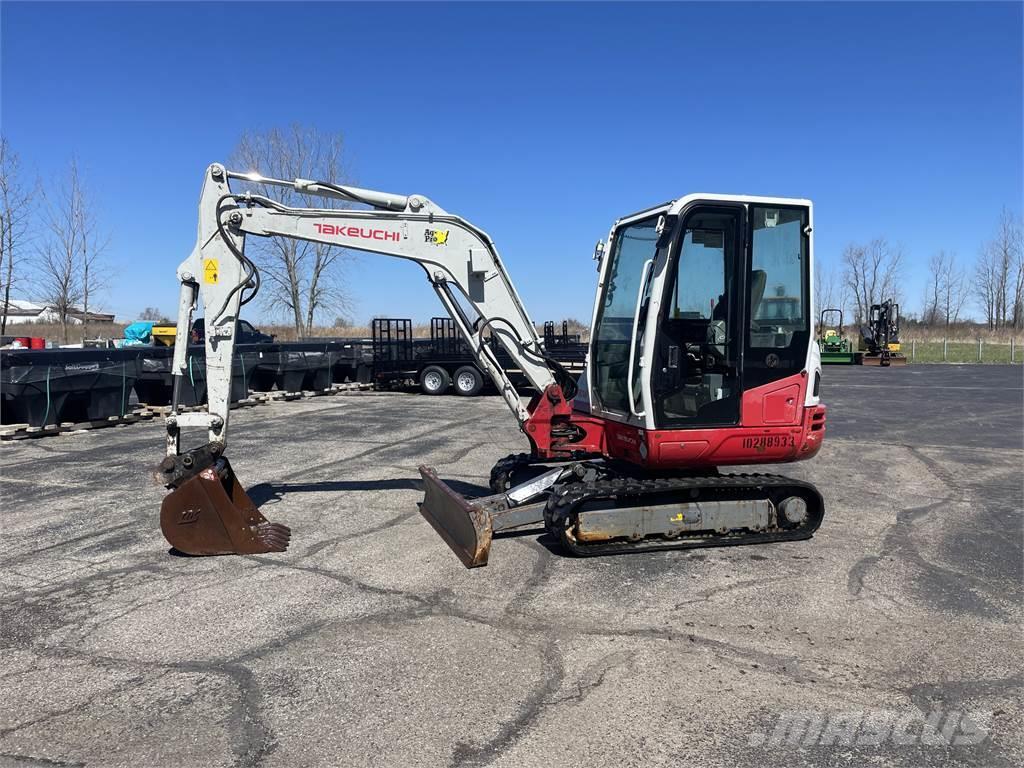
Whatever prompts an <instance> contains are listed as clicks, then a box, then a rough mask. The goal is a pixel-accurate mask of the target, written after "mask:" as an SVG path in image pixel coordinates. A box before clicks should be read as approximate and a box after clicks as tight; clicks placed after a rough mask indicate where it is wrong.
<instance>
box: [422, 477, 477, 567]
mask: <svg viewBox="0 0 1024 768" xmlns="http://www.w3.org/2000/svg"><path fill="white" fill-rule="evenodd" d="M420 475H421V476H422V477H423V488H424V491H425V495H424V497H423V503H422V504H420V514H421V515H423V517H425V518H426V520H427V522H428V523H430V524H431V525H432V526H433V527H434V530H435V531H437V532H438V534H439V535H440V536H441V538H442V539H444V540H445V543H447V544H448V546H449V547H451V548H452V551H453V552H454V553H455V554H456V555H458V556H459V559H460V560H461V561H462V564H463V565H465V566H466V567H467V568H476V567H478V566H481V565H487V557H488V555H490V552H491V536H492V535H493V528H492V522H491V515H490V514H489V513H488V512H487V511H486V510H484V509H482V508H481V507H480V506H478V505H476V504H474V503H473V502H472V501H469V500H467V499H466V498H465V497H463V496H462V495H461V494H459V493H456V492H455V491H453V490H452V489H451V488H449V487H448V485H447V484H446V483H445V482H444V481H443V480H441V479H440V478H439V477H438V476H437V473H436V472H435V471H434V470H433V469H432V468H430V467H423V466H421V467H420Z"/></svg>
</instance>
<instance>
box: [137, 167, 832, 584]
mask: <svg viewBox="0 0 1024 768" xmlns="http://www.w3.org/2000/svg"><path fill="white" fill-rule="evenodd" d="M231 180H236V181H245V182H249V183H256V184H259V185H261V186H262V188H263V189H264V190H266V189H272V188H274V187H288V188H292V189H295V190H297V191H300V192H302V193H304V194H306V195H309V196H313V197H315V196H320V197H325V198H335V199H341V200H345V201H346V202H348V203H353V204H359V205H362V206H365V207H364V208H360V209H354V208H329V207H323V208H294V207H289V206H285V205H283V204H281V203H280V202H278V201H276V200H274V199H272V198H271V197H269V196H267V195H265V194H257V193H255V192H251V191H249V192H244V193H236V192H233V191H231V188H230V182H231ZM769 230H771V231H769ZM811 232H812V223H811V206H810V203H809V202H808V201H802V200H784V199H775V198H750V197H724V196H714V195H700V196H690V197H687V198H683V199H681V200H677V201H671V202H669V203H666V204H664V205H662V206H658V207H656V208H653V209H649V210H647V211H643V212H641V213H638V214H635V215H633V216H630V217H626V218H624V219H620V220H619V221H617V222H616V224H615V226H614V227H613V228H612V231H611V234H610V236H609V243H608V247H607V248H602V249H601V251H600V252H601V254H602V255H601V263H600V274H601V278H600V282H599V285H598V295H597V301H596V304H595V310H594V324H593V333H592V339H591V343H590V353H589V355H588V367H587V373H586V374H585V376H584V377H582V378H581V380H580V382H579V383H577V381H575V380H574V379H573V378H572V377H571V376H570V375H569V374H568V372H567V371H565V369H564V368H563V367H562V366H561V365H559V364H558V362H557V361H555V360H554V359H552V358H551V357H550V355H549V354H548V353H547V351H546V350H545V348H544V345H543V342H542V341H541V339H540V337H539V336H538V334H537V331H536V328H535V326H534V324H533V322H532V321H531V319H530V318H529V316H528V314H527V312H526V310H525V308H524V306H523V304H522V302H521V300H520V298H519V296H518V294H517V292H516V290H515V288H514V286H513V284H512V282H511V279H510V278H509V275H508V273H507V272H506V270H505V268H504V265H503V264H502V262H501V259H500V258H499V256H498V253H497V250H496V249H495V247H494V244H493V242H492V241H491V239H490V238H489V237H488V236H487V235H486V233H484V232H483V231H482V230H480V229H478V228H476V227H475V226H473V225H472V224H470V223H469V222H467V221H465V220H464V219H461V218H460V217H457V216H453V215H451V214H449V213H447V212H446V211H444V210H443V209H441V208H440V207H439V206H437V205H436V204H435V203H433V202H432V201H430V200H429V199H427V198H425V197H423V196H420V195H411V196H404V195H395V194H391V193H384V192H376V191H373V190H365V189H358V188H354V187H343V186H338V185H335V184H330V183H327V182H317V181H310V180H306V179H295V180H292V181H286V180H282V179H271V178H266V177H262V176H259V175H257V174H243V173H237V172H232V171H228V170H227V169H225V168H224V167H223V166H220V165H212V166H210V168H209V169H208V170H207V175H206V179H205V182H204V186H203V191H202V195H201V198H200V216H199V232H198V238H197V243H196V247H195V249H194V250H193V252H192V254H191V255H190V256H189V258H188V259H186V260H185V261H184V262H183V263H182V264H181V265H180V266H179V268H178V277H179V282H180V285H181V290H180V302H179V312H178V315H179V316H178V331H177V333H178V338H177V340H176V347H175V356H174V374H175V394H174V399H173V405H172V409H171V413H170V415H169V416H168V418H167V435H168V440H167V455H166V457H165V459H164V461H163V462H162V463H161V465H160V467H159V469H158V471H157V476H158V477H159V479H160V481H161V482H163V483H164V484H165V485H167V486H168V487H169V488H171V489H172V491H171V493H170V494H168V496H167V497H166V498H165V500H164V503H163V508H162V512H161V526H162V529H163V532H164V535H165V537H166V538H167V539H168V541H169V542H170V543H171V544H172V545H173V546H174V547H176V548H177V549H179V550H182V551H184V552H189V553H191V554H221V553H230V552H237V553H254V552H267V551H282V550H283V549H285V548H286V547H287V544H288V540H289V537H290V531H289V530H288V528H287V527H285V526H283V525H281V524H279V523H270V522H268V521H266V520H265V519H264V518H263V517H262V515H260V513H259V511H258V510H257V509H256V507H255V505H254V504H253V503H252V501H251V500H250V499H249V497H248V496H247V495H246V494H245V492H244V490H242V487H241V485H240V484H239V483H238V482H237V479H236V478H235V476H234V473H233V471H232V470H231V466H230V464H229V463H228V462H227V460H226V459H225V458H224V448H225V445H226V436H227V427H228V418H229V413H230V411H229V395H230V377H231V364H232V354H233V347H234V337H235V327H236V323H237V320H238V313H239V310H240V308H241V307H242V306H244V305H245V304H246V303H248V302H249V301H251V300H252V298H253V297H254V296H255V294H256V292H257V291H258V289H259V272H258V270H257V269H256V266H255V264H253V262H252V261H251V260H250V259H249V258H248V257H247V256H246V255H245V238H246V236H257V237H285V238H292V239H297V240H304V241H309V242H316V243H324V244H328V245H333V246H338V247H344V248H352V249H355V250H361V251H367V252H372V253H378V254H382V255H388V256H394V257H397V258H404V259H409V260H411V261H415V262H416V263H417V264H419V265H420V266H421V267H422V268H423V269H424V272H425V273H426V276H427V279H428V281H429V282H430V284H431V286H432V287H433V288H434V290H435V292H436V293H437V295H438V298H439V299H440V301H441V303H442V305H443V306H444V307H445V309H446V310H447V311H448V313H449V314H450V315H451V317H452V319H453V321H454V324H455V327H456V328H457V329H458V331H459V333H460V334H461V335H462V336H463V338H464V340H465V341H466V343H467V344H468V346H469V348H470V349H471V350H472V351H473V353H474V356H475V358H476V362H477V365H478V366H479V367H480V369H481V370H483V371H484V373H485V374H487V376H489V377H490V379H491V380H492V381H493V383H494V384H495V386H496V387H497V389H498V391H499V392H500V394H501V395H502V398H503V399H504V401H505V403H506V404H507V405H508V407H509V408H510V410H511V411H512V413H513V415H514V416H515V417H516V419H517V421H518V423H519V424H520V427H521V429H522V431H523V433H524V434H525V435H526V437H527V438H528V440H529V443H530V449H531V450H530V453H529V454H521V455H518V456H510V457H509V458H507V459H504V460H502V461H501V462H499V463H498V464H497V465H496V466H495V468H494V470H493V471H492V478H491V480H492V490H493V492H494V493H493V495H492V496H488V497H485V498H482V499H474V500H468V499H465V498H464V497H462V496H461V495H459V494H457V493H455V492H454V491H453V490H452V489H451V488H450V487H448V486H447V485H446V484H445V483H444V482H443V481H442V480H441V479H440V478H438V477H437V475H436V473H434V471H433V470H432V469H430V468H428V467H421V468H420V472H421V475H422V477H423V481H424V487H425V498H424V502H423V504H422V505H421V512H422V513H423V515H424V517H425V518H426V519H427V520H428V522H430V524H431V525H432V526H433V527H434V528H435V529H436V530H437V531H438V533H439V534H440V535H441V536H442V538H443V539H444V540H445V541H446V542H447V543H448V544H449V545H450V546H451V548H452V549H453V550H454V551H455V552H456V554H458V555H459V557H460V558H461V559H462V560H463V562H464V563H465V564H466V565H467V566H470V567H472V566H476V565H483V564H485V563H486V562H487V558H488V553H489V549H490V544H491V539H492V537H493V534H494V533H496V532H500V531H508V530H515V529H523V528H529V527H537V526H540V525H543V526H546V528H547V529H548V531H549V533H551V534H552V535H554V536H555V537H556V538H557V539H558V540H559V541H560V542H561V543H562V544H563V546H564V547H565V548H566V549H567V550H568V551H571V552H574V553H577V554H605V553H612V552H623V551H633V550H638V549H652V548H680V547H689V546H712V545H719V544H736V543H755V542H765V541H777V540H781V539H794V538H806V537H808V536H810V535H811V534H812V533H813V531H814V529H815V528H816V527H817V525H818V524H819V523H820V520H821V517H822V513H823V505H822V503H821V498H820V496H819V495H818V494H817V492H816V491H815V490H814V489H813V487H812V486H808V485H807V484H804V483H797V482H796V481H788V480H786V479H785V478H779V477H776V476H767V475H750V476H720V475H718V472H717V467H719V466H722V465H728V464H761V463H775V462H785V461H794V460H799V459H804V458H809V457H810V456H813V455H814V453H816V452H817V450H818V448H819V447H820V445H821V440H822V438H823V436H824V424H825V422H824V407H823V406H821V405H819V403H818V396H817V388H818V381H819V377H820V362H819V361H818V360H817V357H816V353H817V346H816V345H815V344H809V339H810V325H809V320H808V318H809V317H810V316H811V314H810V313H811V311H812V309H813V307H812V301H811V295H810V286H811V284H812V281H811V279H810V268H811V262H812V250H811ZM768 281H772V287H773V290H775V291H776V294H777V297H773V299H766V298H765V295H764V294H765V289H766V285H767V284H768ZM199 298H201V299H202V302H203V310H204V314H205V317H206V339H205V344H206V366H207V381H208V389H209V404H208V408H207V410H206V412H204V413H187V414H186V413H179V412H178V411H179V409H178V395H177V393H178V389H179V383H180V377H181V376H182V375H183V374H184V373H185V371H186V365H185V363H186V338H185V333H186V331H187V328H188V327H189V325H190V320H191V314H192V311H193V310H194V308H195V306H196V304H197V301H198V299H199ZM485 334H490V335H491V336H493V337H494V338H495V339H497V341H498V342H499V343H500V344H501V345H502V347H503V348H504V349H505V350H506V351H507V352H508V354H509V355H510V357H511V359H512V361H513V365H514V366H515V369H517V370H518V371H519V372H520V373H521V374H522V376H523V377H524V378H525V380H526V381H527V382H528V383H529V385H530V388H531V389H532V390H533V392H534V394H533V395H532V397H530V398H524V397H523V396H522V395H521V394H520V392H519V391H518V390H517V388H516V386H515V385H514V383H513V380H512V379H511V378H510V376H509V372H508V371H506V370H505V369H504V368H503V367H502V365H501V364H500V362H499V360H498V358H497V356H496V355H495V354H494V351H493V348H492V347H491V346H490V345H489V344H488V343H486V338H485ZM580 385H582V391H581V392H579V394H577V389H578V387H579V386H580ZM193 426H195V427H204V428H206V429H207V442H206V443H205V444H204V445H202V446H200V447H198V448H195V449H191V450H188V451H185V452H182V451H181V448H180V442H181V439H180V430H181V429H182V428H183V427H193Z"/></svg>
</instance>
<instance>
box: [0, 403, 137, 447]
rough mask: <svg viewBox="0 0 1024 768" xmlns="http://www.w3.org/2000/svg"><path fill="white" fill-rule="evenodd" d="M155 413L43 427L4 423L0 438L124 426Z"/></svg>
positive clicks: (19, 438)
mask: <svg viewBox="0 0 1024 768" xmlns="http://www.w3.org/2000/svg"><path fill="white" fill-rule="evenodd" d="M154 416H156V414H155V413H152V412H150V411H145V410H135V411H132V412H131V413H126V414H125V415H124V416H110V417H108V418H106V419H93V420H91V421H76V422H70V421H65V422H62V423H60V424H47V425H46V426H45V427H30V426H29V425H28V424H4V425H3V426H0V440H24V439H26V438H35V437H49V436H50V435H67V434H73V433H77V432H85V431H86V430H90V429H103V428H105V427H126V426H128V425H129V424H135V423H136V422H139V421H149V420H150V419H152V418H153V417H154Z"/></svg>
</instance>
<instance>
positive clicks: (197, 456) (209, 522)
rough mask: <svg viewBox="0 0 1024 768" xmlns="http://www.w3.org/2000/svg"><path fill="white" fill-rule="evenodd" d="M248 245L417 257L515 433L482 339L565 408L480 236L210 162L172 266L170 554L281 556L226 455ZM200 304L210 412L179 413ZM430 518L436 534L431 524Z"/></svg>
mask: <svg viewBox="0 0 1024 768" xmlns="http://www.w3.org/2000/svg"><path fill="white" fill-rule="evenodd" d="M232 180H236V181H240V182H249V183H253V184H259V185H261V188H266V187H282V188H290V189H294V190H296V191H298V192H301V193H302V194H304V195H310V196H320V197H324V198H338V199H342V200H345V201H346V202H348V203H350V204H357V205H362V206H365V207H364V208H360V209H355V208H294V207H288V206H286V205H283V204H281V203H280V202H278V201H276V200H273V199H271V198H269V197H266V196H265V195H262V194H255V193H253V192H234V191H232V189H231V186H230V183H231V181H232ZM247 237H286V238H294V239H296V240H303V241H308V242H314V243H324V244H327V245H332V246H338V247H342V248H351V249H353V250H359V251H366V252H371V253H377V254H382V255H386V256H394V257H397V258H402V259H408V260H410V261H415V262H416V263H417V264H419V265H420V266H421V267H422V268H423V270H424V272H425V273H426V276H427V279H428V281H429V282H430V284H431V286H432V287H433V289H434V291H435V292H436V293H437V295H438V298H440V300H441V303H442V304H443V305H444V307H445V309H446V310H447V311H448V313H449V314H450V315H451V317H452V319H453V320H454V323H455V326H456V327H457V328H458V330H459V332H460V333H461V335H462V337H463V338H464V340H465V341H466V343H467V345H468V346H469V348H470V349H471V350H472V352H473V355H474V357H475V359H476V362H477V365H478V366H479V367H480V368H481V370H483V371H484V372H485V373H486V374H487V375H488V376H490V378H491V380H492V381H493V382H494V384H495V386H496V387H497V388H498V391H499V392H500V393H501V395H502V397H503V398H504V400H505V402H506V404H507V405H508V407H509V408H510V410H511V411H512V413H513V414H514V415H515V417H516V419H517V420H518V422H519V424H520V426H521V427H522V426H524V425H525V424H527V422H528V421H529V419H530V418H531V415H532V413H531V409H530V408H529V405H528V401H525V400H524V398H523V397H522V396H521V395H520V393H519V392H518V391H517V390H516V388H515V386H514V384H513V383H512V381H511V379H510V378H509V375H508V372H507V371H506V370H505V369H504V367H503V366H502V365H501V363H500V362H499V360H498V357H497V355H496V354H495V353H494V350H493V348H492V347H491V346H490V345H489V344H487V343H485V333H489V334H491V335H492V336H493V337H494V338H496V339H497V341H498V342H499V343H500V344H501V346H502V347H503V348H504V349H505V350H506V351H507V352H508V354H509V355H510V357H511V359H512V361H513V364H514V365H515V367H516V368H518V369H519V370H520V371H521V372H522V374H523V375H524V376H525V378H526V379H527V380H528V381H529V383H530V385H531V386H532V387H533V388H535V389H536V390H537V391H538V392H545V393H549V398H548V399H549V403H547V404H545V406H546V408H547V410H550V408H551V406H550V403H555V404H556V405H557V406H560V408H561V409H562V410H563V411H564V410H566V409H567V408H568V404H567V401H568V400H571V398H572V390H573V389H574V382H573V380H572V378H571V377H570V376H569V375H568V374H567V373H566V372H565V371H564V369H562V368H561V366H559V365H558V363H557V362H555V361H553V360H551V359H550V358H548V357H547V355H546V352H545V350H544V347H543V343H542V342H541V340H540V338H539V337H538V335H537V331H536V328H535V326H534V324H533V322H532V321H531V320H530V317H529V316H528V315H527V312H526V309H525V308H524V306H523V303H522V301H521V300H520V298H519V295H518V294H517V292H516V290H515V288H514V286H513V285H512V282H511V280H510V278H509V276H508V273H507V272H506V270H505V267H504V265H503V264H502V262H501V259H500V258H499V256H498V252H497V250H496V249H495V247H494V243H493V242H492V241H491V239H490V237H488V235H487V234H486V233H485V232H483V231H482V230H480V229H478V228H477V227H475V226H473V225H472V224H470V223H469V222H467V221H466V220H464V219H462V218H460V217H458V216H454V215H452V214H449V213H448V212H446V211H445V210H444V209H442V208H441V207H440V206H438V205H437V204H436V203H434V202H432V201H431V200H429V199H427V198H425V197H423V196H421V195H409V196H406V195H396V194H391V193H386V192H377V191H373V190H366V189H359V188H356V187H344V186H338V185H335V184H330V183H327V182H317V181H311V180H308V179H294V180H291V181H288V180H283V179H273V178H267V177H264V176H260V175H259V174H255V173H238V172H234V171H230V170H227V169H226V168H225V167H224V166H222V165H219V164H214V165H211V166H210V167H209V168H208V169H207V172H206V177H205V180H204V184H203V190H202V194H201V196H200V201H199V231H198V237H197V240H196V246H195V248H194V249H193V251H192V253H191V254H190V255H189V257H188V258H187V259H186V260H185V261H183V262H182V263H181V265H179V267H178V280H179V283H180V293H179V304H178V322H177V336H176V344H175V349H174V360H173V370H172V373H173V374H174V389H173V400H172V407H171V412H170V414H169V415H168V417H167V419H166V428H167V450H166V456H165V458H164V460H163V462H162V463H161V464H160V466H159V468H158V470H157V478H158V479H159V481H160V482H161V483H163V484H164V485H166V486H167V487H169V488H172V489H174V490H175V492H174V493H172V494H170V495H169V496H168V497H167V498H165V501H164V507H163V510H162V512H161V526H162V528H163V530H164V534H165V536H166V537H167V539H168V540H169V541H170V542H171V543H172V544H173V545H174V546H175V547H176V548H178V549H183V550H184V551H187V552H190V553H193V554H216V553H227V552H247V553H248V552H265V551H281V550H283V549H285V548H286V547H287V544H288V537H289V535H290V532H289V531H288V529H287V528H286V527H285V526H282V525H277V524H271V523H268V522H267V521H266V519H265V518H263V517H262V515H260V513H259V511H258V510H257V509H256V507H255V505H254V504H253V503H252V502H251V500H249V498H248V496H246V495H245V492H244V491H243V490H242V488H241V486H240V485H239V484H238V481H237V480H236V479H235V477H234V473H233V471H232V470H231V468H230V465H229V464H228V463H227V460H226V459H225V458H224V450H225V447H226V444H227V433H228V422H229V417H230V401H231V374H232V361H233V354H234V344H235V336H236V327H237V320H238V316H239V310H240V309H241V307H242V306H243V305H244V304H246V303H248V302H249V301H251V300H252V299H253V298H254V297H255V295H256V292H257V291H258V290H259V279H260V278H259V271H258V269H257V268H256V265H255V264H254V263H253V261H252V260H251V259H250V258H249V257H248V256H246V255H245V241H246V238H247ZM200 300H201V301H202V305H203V314H204V316H205V331H206V333H205V335H206V339H205V345H206V349H205V352H206V381H207V391H208V406H207V409H206V410H205V411H200V412H192V413H181V412H180V409H179V393H180V389H181V383H182V381H183V377H184V376H185V375H186V374H187V372H188V332H189V328H190V326H191V321H192V313H193V311H194V310H195V308H196V305H197V303H198V301H200ZM542 410H543V409H542ZM188 427H198V428H204V429H206V431H207V442H206V443H205V444H204V445H201V446H199V447H197V448H192V449H189V450H186V451H184V452H183V451H182V449H181V431H182V429H183V428H188ZM204 517H205V518H206V519H205V520H204V519H203V518H204ZM215 518H216V519H215ZM432 522H434V523H435V527H437V525H436V521H432ZM221 529H223V530H221ZM439 530H440V529H439ZM211 531H213V534H211Z"/></svg>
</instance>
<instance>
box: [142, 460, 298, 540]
mask: <svg viewBox="0 0 1024 768" xmlns="http://www.w3.org/2000/svg"><path fill="white" fill-rule="evenodd" d="M160 529H161V530H162V531H163V533H164V538H166V539H167V541H168V542H169V543H170V545H171V546H172V547H174V548H175V549H176V550H178V551H179V552H184V553H185V554H188V555H232V554H234V555H259V554H263V553H265V552H284V551H285V550H286V549H288V542H289V540H290V539H291V535H292V533H291V529H289V528H288V526H286V525H281V524H280V523H271V522H268V521H267V518H265V517H264V516H263V515H261V514H260V511H259V510H258V509H257V508H256V505H255V504H253V502H252V499H250V498H249V496H248V495H247V494H246V492H245V491H244V490H242V486H241V485H240V484H239V482H238V478H236V477H235V473H234V472H233V471H232V470H231V465H230V464H229V463H228V461H227V459H224V458H219V459H217V461H216V462H215V463H214V464H213V465H212V466H209V467H207V468H206V469H204V470H202V471H201V472H199V473H198V474H197V475H195V476H194V477H191V478H189V479H188V480H186V481H184V482H183V483H182V484H181V485H179V486H178V487H177V488H175V489H174V490H173V491H171V492H170V493H169V494H168V495H167V496H166V497H164V501H163V504H162V505H161V506H160Z"/></svg>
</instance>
